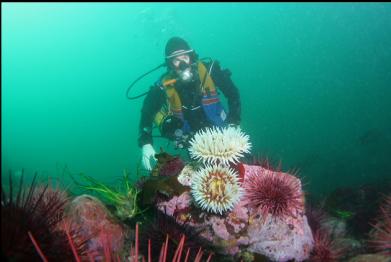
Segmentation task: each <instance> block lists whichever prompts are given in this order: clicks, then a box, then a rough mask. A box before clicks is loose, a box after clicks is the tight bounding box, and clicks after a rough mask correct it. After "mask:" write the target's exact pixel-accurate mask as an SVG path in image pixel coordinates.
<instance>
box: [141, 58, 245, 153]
mask: <svg viewBox="0 0 391 262" xmlns="http://www.w3.org/2000/svg"><path fill="white" fill-rule="evenodd" d="M205 66H206V67H207V68H209V66H210V65H209V64H205ZM196 74H198V73H196ZM211 77H212V80H213V81H214V83H215V85H216V87H217V90H221V92H222V93H223V94H224V96H225V97H226V98H227V102H228V115H227V119H226V120H225V122H226V123H228V124H237V125H238V124H240V112H241V106H240V96H239V91H238V89H237V88H236V86H235V85H234V83H233V82H232V80H231V72H230V71H229V70H228V69H225V70H222V69H221V68H220V65H219V63H218V61H215V62H214V64H213V67H212V71H211ZM199 86H200V80H199V79H196V80H195V81H193V82H191V83H188V84H185V83H176V84H175V89H176V91H177V93H178V95H179V97H180V99H181V103H182V112H183V116H184V118H185V119H186V120H187V121H188V123H189V125H190V127H191V130H192V131H194V132H196V131H197V130H199V129H201V128H204V127H207V126H211V123H210V122H209V121H208V119H207V117H206V115H205V113H204V110H203V109H202V106H201V98H202V95H201V92H200V90H199V89H200V88H199ZM165 103H166V93H165V90H163V89H161V88H160V87H159V86H157V85H155V86H152V87H151V88H150V90H149V92H148V94H147V96H146V97H145V99H144V103H143V106H142V109H141V119H140V124H139V137H138V145H139V146H140V147H142V146H143V145H145V144H153V141H152V123H153V120H154V118H155V115H156V113H157V112H159V110H160V109H161V107H162V106H163V105H164V104H165ZM197 106H200V107H199V108H198V109H195V110H190V109H192V108H196V107H197Z"/></svg>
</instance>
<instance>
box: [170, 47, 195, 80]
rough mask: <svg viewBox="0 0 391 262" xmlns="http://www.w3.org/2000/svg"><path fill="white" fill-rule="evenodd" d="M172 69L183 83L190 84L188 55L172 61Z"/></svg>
mask: <svg viewBox="0 0 391 262" xmlns="http://www.w3.org/2000/svg"><path fill="white" fill-rule="evenodd" d="M172 64H173V66H174V69H175V71H176V73H177V75H178V77H179V79H180V80H181V81H183V82H190V81H191V80H192V79H193V71H192V65H191V63H190V56H189V55H188V54H181V55H178V56H176V57H175V58H174V59H173V60H172Z"/></svg>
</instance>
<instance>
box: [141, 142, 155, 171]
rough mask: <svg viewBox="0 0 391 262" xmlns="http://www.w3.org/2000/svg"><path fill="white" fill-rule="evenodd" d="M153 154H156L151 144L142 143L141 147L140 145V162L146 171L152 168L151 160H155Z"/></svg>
mask: <svg viewBox="0 0 391 262" xmlns="http://www.w3.org/2000/svg"><path fill="white" fill-rule="evenodd" d="M155 154H156V152H155V149H154V148H153V146H152V145H151V144H146V145H143V147H142V155H143V156H142V163H143V166H144V168H145V169H146V170H148V171H151V170H152V167H151V160H155V161H156V158H155Z"/></svg>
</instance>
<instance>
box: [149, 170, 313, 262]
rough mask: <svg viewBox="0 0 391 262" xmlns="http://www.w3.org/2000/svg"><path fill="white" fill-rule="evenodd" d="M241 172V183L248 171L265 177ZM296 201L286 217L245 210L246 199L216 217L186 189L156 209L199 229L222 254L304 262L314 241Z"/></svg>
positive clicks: (287, 175) (302, 200)
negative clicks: (199, 205) (259, 256)
mask: <svg viewBox="0 0 391 262" xmlns="http://www.w3.org/2000/svg"><path fill="white" fill-rule="evenodd" d="M242 169H243V170H244V173H243V175H244V181H243V184H246V183H247V182H248V181H247V180H246V177H247V178H248V177H249V173H251V172H255V173H257V174H260V175H265V174H266V173H265V172H264V171H265V170H264V168H262V167H260V166H250V165H243V166H242ZM270 172H272V171H270ZM278 175H279V176H281V177H284V178H287V179H288V178H289V179H295V181H296V182H297V183H299V185H300V187H299V188H296V189H298V190H299V191H300V194H301V196H302V192H301V184H300V181H299V179H298V178H296V177H294V176H292V175H290V174H287V173H282V172H279V174H278ZM243 184H242V186H243ZM243 187H244V188H245V186H243ZM297 201H301V202H300V205H295V206H287V207H286V208H288V209H289V212H286V213H287V214H289V215H285V216H275V215H273V213H272V212H268V213H267V214H266V213H265V212H264V211H262V210H261V209H258V208H252V207H249V205H248V199H246V198H245V197H243V198H242V199H241V200H240V201H239V202H238V203H237V204H236V205H235V206H234V208H233V209H232V210H231V211H228V212H225V213H224V214H223V215H217V214H213V213H208V212H206V211H204V210H201V209H200V208H199V207H197V206H196V205H195V202H194V200H193V198H192V196H191V193H190V188H189V187H188V189H187V190H186V191H185V192H183V193H181V194H179V195H175V196H173V197H172V198H171V199H169V200H167V201H160V202H158V203H157V207H158V209H159V210H161V211H163V212H165V213H166V214H167V215H169V216H172V217H174V218H175V219H176V221H177V222H178V223H180V224H187V225H191V226H193V227H195V228H197V229H203V231H202V233H201V236H203V237H204V238H206V239H207V240H209V241H211V242H212V243H213V244H214V245H216V246H218V247H221V248H223V250H224V252H225V253H226V254H230V255H235V256H237V257H240V256H241V255H242V254H245V253H246V252H251V253H255V254H261V255H264V256H266V257H268V258H269V259H272V260H274V261H289V260H291V259H294V260H295V261H304V260H305V259H307V258H308V257H309V254H310V252H311V250H312V248H313V245H314V240H313V236H312V232H311V229H310V227H309V225H308V221H307V218H306V216H305V214H304V212H303V211H304V210H303V208H304V199H303V198H302V197H300V198H299V200H297Z"/></svg>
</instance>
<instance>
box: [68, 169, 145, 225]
mask: <svg viewBox="0 0 391 262" xmlns="http://www.w3.org/2000/svg"><path fill="white" fill-rule="evenodd" d="M79 176H80V178H82V179H84V180H85V181H86V182H87V183H86V184H81V183H79V182H78V181H77V180H76V179H75V178H74V176H73V175H71V174H70V177H71V178H72V180H73V181H74V183H75V184H76V185H77V186H79V187H80V188H82V189H84V190H88V191H93V192H95V193H98V194H99V195H100V196H101V197H103V198H104V199H105V200H106V202H108V204H110V205H113V206H114V207H115V208H116V212H115V215H116V216H117V217H118V218H119V219H121V220H125V219H131V218H133V217H135V216H137V215H139V214H141V213H143V212H144V211H145V210H141V209H140V208H139V206H138V204H137V201H138V196H139V194H140V192H141V191H140V190H139V189H138V188H136V187H135V186H134V184H133V183H132V182H131V180H130V175H129V172H127V171H126V170H124V172H123V177H122V179H121V180H120V183H119V186H118V188H117V189H115V188H112V187H110V186H107V185H105V184H104V183H102V182H100V181H98V180H96V179H95V178H93V177H91V176H88V175H86V174H82V173H81V174H79Z"/></svg>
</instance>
